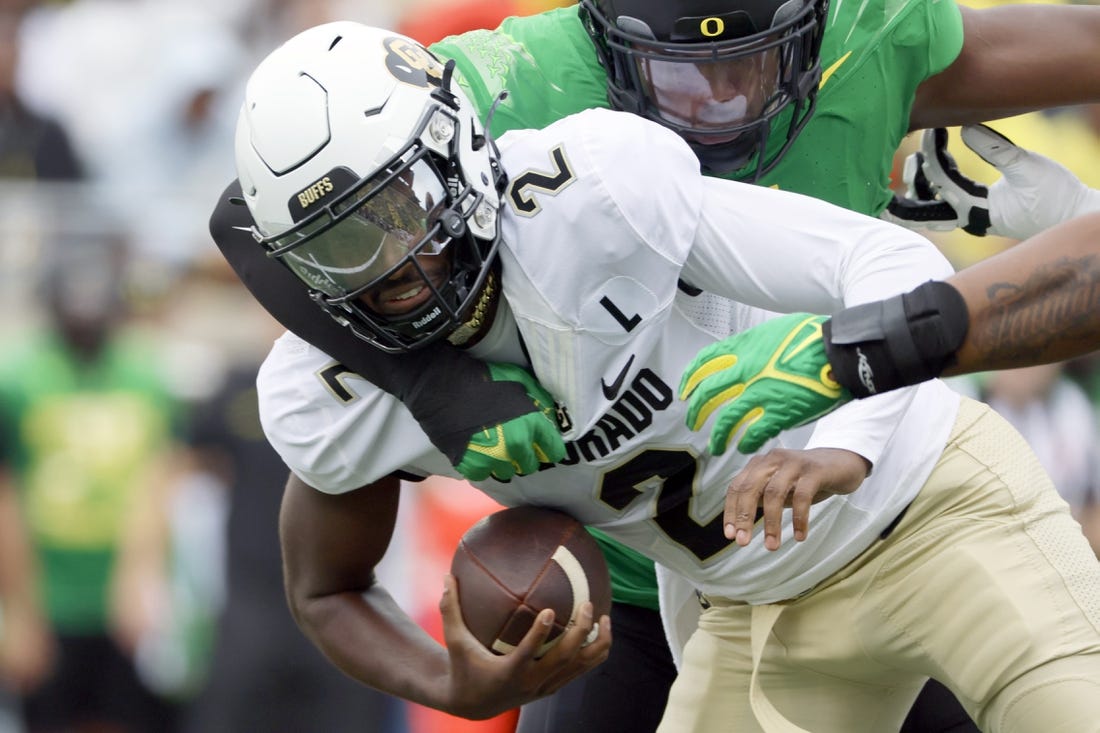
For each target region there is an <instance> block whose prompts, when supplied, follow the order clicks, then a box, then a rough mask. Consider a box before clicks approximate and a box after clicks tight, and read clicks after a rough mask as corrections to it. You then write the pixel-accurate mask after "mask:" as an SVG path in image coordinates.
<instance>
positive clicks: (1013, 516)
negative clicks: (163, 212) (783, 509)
mask: <svg viewBox="0 0 1100 733" xmlns="http://www.w3.org/2000/svg"><path fill="white" fill-rule="evenodd" d="M810 531H811V532H812V531H813V526H812V525H811V527H810ZM708 600H709V601H710V603H711V605H710V607H709V608H707V609H706V610H704V611H703V614H702V618H701V620H700V624H699V629H698V630H697V631H696V632H695V634H694V635H693V636H692V637H691V639H690V640H689V641H688V643H687V645H686V646H685V648H684V658H683V664H682V668H681V671H680V675H679V678H678V679H677V681H676V683H675V685H674V686H673V688H672V692H671V695H670V697H669V702H668V708H667V710H666V714H665V718H664V720H663V721H662V723H661V727H660V729H659V731H660V733H703V732H706V733H718V732H719V731H722V732H733V733H750V732H752V731H767V732H768V733H788V732H794V731H799V730H803V731H813V733H888V732H889V731H897V730H898V729H899V728H900V727H901V723H902V721H903V720H904V719H905V715H906V713H907V712H908V711H909V708H910V707H911V706H912V704H913V701H914V700H915V699H916V697H917V693H918V692H919V691H920V689H921V687H922V685H923V684H924V682H925V680H926V679H927V678H928V677H935V678H936V679H938V680H940V681H941V682H943V683H944V684H945V685H947V687H949V688H950V689H951V690H952V691H953V692H954V693H955V694H956V695H957V696H958V697H959V699H960V701H961V702H962V704H963V705H964V706H965V708H966V709H967V711H968V712H969V713H970V715H971V717H973V718H974V720H975V721H976V722H977V723H978V725H979V727H981V729H982V730H983V731H995V732H997V733H1023V732H1024V731H1027V732H1029V733H1054V732H1055V731H1060V732H1063V733H1091V732H1096V731H1100V563H1098V562H1097V559H1096V557H1095V555H1093V553H1092V550H1091V549H1090V547H1089V545H1088V542H1087V541H1086V540H1085V538H1084V537H1083V535H1082V533H1081V529H1080V527H1079V526H1078V525H1077V523H1076V522H1075V521H1074V520H1073V519H1072V518H1071V517H1070V513H1069V508H1068V506H1067V505H1066V503H1065V502H1064V501H1063V500H1062V499H1061V498H1060V497H1059V496H1058V494H1057V493H1056V491H1055V489H1054V487H1053V485H1052V484H1051V481H1050V478H1049V477H1048V476H1047V474H1046V473H1045V472H1044V471H1043V469H1042V467H1041V466H1040V465H1039V462H1038V460H1037V459H1036V458H1035V456H1034V454H1033V453H1032V452H1031V450H1030V448H1029V447H1028V446H1027V444H1026V443H1025V442H1024V440H1023V439H1022V438H1021V437H1020V435H1019V434H1018V433H1017V432H1016V431H1015V430H1014V429H1013V428H1012V427H1011V426H1010V425H1009V424H1008V423H1007V422H1005V421H1004V419H1003V418H1001V417H1000V416H999V415H997V414H996V413H995V412H993V411H992V410H990V409H989V408H988V407H986V406H985V405H983V404H981V403H978V402H975V401H973V400H969V399H964V400H963V402H962V405H961V407H960V411H959V416H958V418H957V420H956V423H955V427H954V430H953V431H952V434H951V438H950V440H949V441H948V444H947V446H946V448H945V450H944V452H943V454H942V456H941V457H940V460H939V462H938V463H937V465H936V467H935V469H934V470H933V472H932V474H931V475H930V476H929V478H928V481H927V482H926V483H925V485H924V487H923V488H922V489H921V492H920V494H918V496H917V498H916V499H915V500H914V501H913V503H912V504H911V505H910V506H909V509H908V510H907V511H906V512H905V514H904V516H903V518H902V519H901V521H900V522H899V524H898V525H897V527H896V528H895V529H894V531H893V532H892V533H891V534H890V535H889V536H888V537H887V538H886V539H884V540H881V541H878V542H876V543H875V544H874V545H872V546H871V547H869V548H868V549H867V550H866V551H864V553H863V554H862V555H860V556H859V557H858V558H856V559H855V560H854V561H853V562H851V563H850V564H849V565H848V566H847V567H845V568H844V569H843V570H841V571H840V572H838V573H836V574H835V575H834V576H833V577H831V578H830V579H829V580H827V581H826V582H824V583H822V584H820V585H819V586H818V587H816V588H814V589H813V590H812V591H811V592H810V593H808V594H806V595H803V596H801V597H799V598H798V599H795V600H792V601H788V602H783V603H779V604H774V605H769V606H756V607H753V606H749V605H746V604H744V603H738V602H734V601H730V600H726V599H721V598H717V599H716V598H709V599H708ZM754 642H755V650H754ZM754 651H755V652H756V657H757V659H756V662H755V664H754Z"/></svg>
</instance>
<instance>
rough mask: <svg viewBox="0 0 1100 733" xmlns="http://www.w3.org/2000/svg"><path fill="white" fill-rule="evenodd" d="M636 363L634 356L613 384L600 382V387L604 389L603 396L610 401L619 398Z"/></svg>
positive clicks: (632, 355)
mask: <svg viewBox="0 0 1100 733" xmlns="http://www.w3.org/2000/svg"><path fill="white" fill-rule="evenodd" d="M633 363H634V354H631V355H630V359H629V360H628V361H627V362H626V366H624V367H623V368H622V371H620V372H619V376H617V377H615V381H614V382H612V383H611V384H608V383H607V382H605V381H603V380H602V379H601V380H600V387H602V388H603V396H604V397H606V398H607V399H608V400H609V401H610V400H613V399H615V398H616V397H618V396H619V390H620V389H622V388H623V382H625V381H626V375H627V373H628V372H630V365H631V364H633Z"/></svg>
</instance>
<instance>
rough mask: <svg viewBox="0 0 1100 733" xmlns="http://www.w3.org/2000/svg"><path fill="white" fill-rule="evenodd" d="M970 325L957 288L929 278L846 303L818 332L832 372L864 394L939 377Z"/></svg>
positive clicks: (952, 360) (859, 395)
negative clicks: (883, 296)
mask: <svg viewBox="0 0 1100 733" xmlns="http://www.w3.org/2000/svg"><path fill="white" fill-rule="evenodd" d="M969 325H970V315H969V312H968V310H967V307H966V301H965V300H964V299H963V297H962V295H961V294H960V293H959V291H958V290H956V289H955V288H954V287H952V286H951V285H949V284H948V283H945V282H938V281H935V280H930V281H928V282H926V283H924V284H923V285H920V286H918V287H916V288H915V289H913V290H911V291H909V292H908V293H904V294H902V295H895V296H893V297H891V298H887V299H885V300H879V301H875V302H873V303H864V304H862V305H856V306H852V307H850V308H845V309H844V310H842V311H840V312H839V313H837V314H836V315H834V316H833V317H832V318H830V319H829V320H827V321H825V323H824V324H822V327H821V332H822V334H823V336H824V337H825V355H826V356H827V357H828V359H829V364H830V365H831V366H832V368H833V377H834V378H835V379H836V380H837V381H838V382H840V383H841V384H842V385H844V387H846V388H847V389H848V391H849V392H851V393H852V394H853V395H854V396H855V397H857V398H863V397H870V396H871V395H875V394H880V393H882V392H889V391H890V390H892V389H897V388H898V387H908V386H910V385H913V384H920V383H921V382H923V381H925V380H928V379H934V378H935V377H938V376H940V374H942V373H943V370H944V369H946V368H947V367H949V366H951V365H952V364H954V363H955V352H956V351H958V349H959V347H960V346H962V343H963V341H964V340H965V339H966V332H967V330H968V329H969Z"/></svg>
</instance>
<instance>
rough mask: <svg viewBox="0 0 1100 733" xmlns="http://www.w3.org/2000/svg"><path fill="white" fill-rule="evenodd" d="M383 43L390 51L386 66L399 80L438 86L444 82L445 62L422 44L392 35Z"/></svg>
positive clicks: (387, 55) (420, 84)
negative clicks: (442, 62)
mask: <svg viewBox="0 0 1100 733" xmlns="http://www.w3.org/2000/svg"><path fill="white" fill-rule="evenodd" d="M382 45H383V46H385V48H386V50H387V51H388V52H389V53H388V54H386V68H387V69H388V70H389V72H390V74H392V75H393V77H394V78H395V79H397V80H398V81H403V82H405V83H406V84H412V85H413V86H418V87H428V86H434V87H437V86H439V85H440V83H441V82H442V79H443V64H441V63H439V59H437V58H436V57H435V56H433V55H432V54H431V53H430V52H429V51H428V50H427V49H426V48H424V47H423V46H421V45H420V44H418V43H416V42H414V41H410V40H409V39H408V38H402V37H399V36H391V37H390V38H387V39H386V40H385V41H383V42H382Z"/></svg>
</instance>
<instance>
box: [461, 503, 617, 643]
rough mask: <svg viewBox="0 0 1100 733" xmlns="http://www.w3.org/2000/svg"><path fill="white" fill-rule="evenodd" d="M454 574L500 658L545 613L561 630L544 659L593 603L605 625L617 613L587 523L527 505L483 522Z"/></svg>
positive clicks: (475, 627)
mask: <svg viewBox="0 0 1100 733" xmlns="http://www.w3.org/2000/svg"><path fill="white" fill-rule="evenodd" d="M451 574H452V575H454V577H455V579H456V581H457V583H458V600H459V603H460V604H461V606H462V618H463V620H464V621H465V622H466V626H467V627H468V628H469V629H470V631H471V632H473V634H474V636H476V637H477V639H478V640H479V641H480V642H481V643H482V644H484V645H485V646H486V647H488V648H489V649H491V650H492V651H494V652H496V653H498V654H507V653H508V652H510V651H511V650H512V649H514V648H515V646H516V645H517V644H518V643H519V642H520V641H521V640H522V639H523V637H524V635H525V634H526V633H527V631H528V630H529V629H530V628H531V624H532V623H534V620H535V616H537V615H538V613H539V611H541V610H542V609H544V608H552V609H554V625H553V628H552V629H551V631H550V635H549V636H548V637H547V641H546V643H545V644H544V645H543V647H542V648H541V649H540V650H539V652H538V654H539V656H541V655H542V654H545V653H546V652H547V651H548V650H549V649H550V648H551V647H552V646H553V645H554V644H555V643H557V641H558V639H560V637H561V634H562V632H564V631H565V630H566V628H568V627H569V626H571V625H572V623H573V619H574V617H575V615H576V614H577V613H579V612H580V606H581V604H582V603H584V602H585V601H592V605H593V607H594V614H595V615H594V618H595V619H596V620H597V621H598V620H599V618H600V616H602V615H604V614H607V613H609V612H610V610H611V579H610V576H609V575H608V572H607V563H606V562H605V561H604V557H603V553H602V552H601V551H600V547H599V545H598V544H596V541H595V540H594V539H593V538H592V535H590V534H588V532H587V531H586V530H585V529H584V526H583V525H582V524H581V523H580V522H578V521H577V520H575V519H574V518H573V517H571V516H569V515H568V514H565V513H563V512H560V511H557V510H554V509H547V508H544V507H535V506H521V507H514V508H511V509H504V510H502V511H499V512H495V513H493V514H490V515H489V516H487V517H484V518H482V519H481V520H479V521H478V522H477V523H476V524H474V525H473V526H472V527H470V529H469V530H467V531H466V534H464V535H463V536H462V539H461V540H460V541H459V543H458V547H457V548H456V549H455V554H454V557H453V559H452V560H451ZM594 631H595V627H593V632H594Z"/></svg>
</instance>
